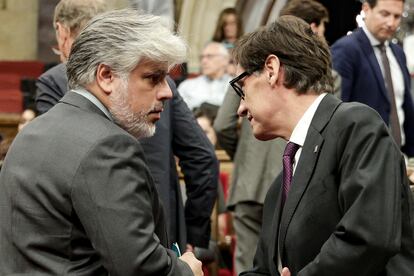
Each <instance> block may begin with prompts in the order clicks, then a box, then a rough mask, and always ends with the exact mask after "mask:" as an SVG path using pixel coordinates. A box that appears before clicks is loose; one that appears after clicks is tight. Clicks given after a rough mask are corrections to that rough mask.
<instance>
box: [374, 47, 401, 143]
mask: <svg viewBox="0 0 414 276" xmlns="http://www.w3.org/2000/svg"><path fill="white" fill-rule="evenodd" d="M378 48H379V49H380V51H381V61H382V66H383V67H384V78H385V88H386V89H387V91H388V98H389V100H390V121H389V122H390V123H389V125H390V129H391V134H392V137H394V140H395V142H396V143H397V145H398V146H401V128H400V121H399V120H398V113H397V105H396V103H395V94H394V86H393V84H392V78H391V68H390V62H389V61H388V57H387V52H386V48H385V45H384V43H381V44H380V45H378Z"/></svg>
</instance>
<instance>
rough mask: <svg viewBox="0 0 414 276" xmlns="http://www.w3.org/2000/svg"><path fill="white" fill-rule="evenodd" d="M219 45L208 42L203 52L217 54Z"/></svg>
mask: <svg viewBox="0 0 414 276" xmlns="http://www.w3.org/2000/svg"><path fill="white" fill-rule="evenodd" d="M219 47H220V46H219V45H217V44H215V43H213V44H209V45H207V46H206V47H205V48H204V50H203V52H204V53H209V54H218V53H219V52H220V48H219Z"/></svg>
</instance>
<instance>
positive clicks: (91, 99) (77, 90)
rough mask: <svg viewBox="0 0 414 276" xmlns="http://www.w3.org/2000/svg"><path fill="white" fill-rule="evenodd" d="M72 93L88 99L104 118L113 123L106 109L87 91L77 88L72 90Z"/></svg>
mask: <svg viewBox="0 0 414 276" xmlns="http://www.w3.org/2000/svg"><path fill="white" fill-rule="evenodd" d="M72 91H73V92H75V93H78V94H79V95H81V96H83V97H85V98H86V99H88V100H89V101H90V102H91V103H93V104H94V105H96V107H97V108H99V109H100V110H101V111H102V112H103V113H104V114H105V115H106V117H108V118H109V119H110V120H111V121H113V119H112V116H111V113H109V111H108V109H107V108H106V107H105V106H104V105H103V104H102V103H101V102H100V101H99V100H98V98H96V97H95V96H94V95H93V94H92V93H90V92H89V91H88V90H86V89H84V88H77V89H72Z"/></svg>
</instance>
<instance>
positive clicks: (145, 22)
mask: <svg viewBox="0 0 414 276" xmlns="http://www.w3.org/2000/svg"><path fill="white" fill-rule="evenodd" d="M186 52H187V47H186V44H185V43H184V41H183V40H182V39H181V38H180V37H179V36H177V35H175V34H173V33H172V32H171V31H170V30H169V29H168V27H166V26H165V25H163V24H162V21H161V20H160V18H159V17H158V16H154V15H149V14H140V13H139V12H138V11H136V10H132V9H123V10H116V11H110V12H107V13H103V14H101V15H98V16H96V17H95V18H93V19H92V20H91V21H90V22H89V23H88V24H87V26H86V27H85V29H84V30H83V31H82V32H81V33H80V34H79V36H78V38H77V39H76V40H75V42H74V44H73V47H72V51H71V54H70V56H69V60H68V63H67V74H68V81H69V88H71V89H75V88H78V87H81V86H82V87H85V86H86V85H88V84H90V83H92V82H93V81H94V80H95V77H96V70H97V68H98V66H99V65H100V64H105V65H107V66H109V67H110V68H111V69H112V71H113V72H114V73H115V74H117V75H118V76H120V77H123V76H125V75H127V74H129V73H130V72H131V71H132V70H133V69H134V68H135V67H136V66H137V65H138V63H139V62H140V61H141V60H142V59H144V58H145V59H149V60H151V61H156V62H161V63H167V64H168V66H169V67H170V68H171V67H172V66H173V65H175V64H177V63H181V62H183V61H184V60H185V57H186Z"/></svg>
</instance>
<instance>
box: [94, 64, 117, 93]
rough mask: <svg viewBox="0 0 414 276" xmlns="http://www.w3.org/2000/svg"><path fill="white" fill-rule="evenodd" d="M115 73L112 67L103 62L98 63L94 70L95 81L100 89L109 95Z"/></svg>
mask: <svg viewBox="0 0 414 276" xmlns="http://www.w3.org/2000/svg"><path fill="white" fill-rule="evenodd" d="M114 79H115V74H114V73H113V71H112V69H111V68H110V67H109V66H108V65H105V64H102V63H101V64H99V65H98V68H97V70H96V83H97V84H98V86H99V87H100V88H101V89H102V91H103V92H104V93H105V94H107V95H109V94H111V92H112V91H113V85H114Z"/></svg>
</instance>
